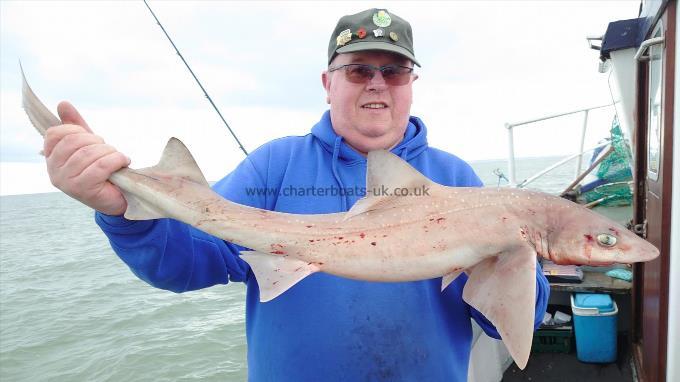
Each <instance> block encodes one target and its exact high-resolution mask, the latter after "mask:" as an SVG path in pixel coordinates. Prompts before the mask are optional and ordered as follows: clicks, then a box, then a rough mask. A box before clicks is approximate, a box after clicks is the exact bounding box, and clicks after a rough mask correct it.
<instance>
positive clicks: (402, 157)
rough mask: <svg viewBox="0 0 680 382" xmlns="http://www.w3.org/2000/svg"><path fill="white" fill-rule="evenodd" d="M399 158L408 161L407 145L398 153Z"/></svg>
mask: <svg viewBox="0 0 680 382" xmlns="http://www.w3.org/2000/svg"><path fill="white" fill-rule="evenodd" d="M399 156H400V157H401V159H403V160H405V161H407V162H408V160H407V157H408V146H404V149H403V150H401V155H399Z"/></svg>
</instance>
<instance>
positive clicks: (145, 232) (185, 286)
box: [95, 148, 269, 293]
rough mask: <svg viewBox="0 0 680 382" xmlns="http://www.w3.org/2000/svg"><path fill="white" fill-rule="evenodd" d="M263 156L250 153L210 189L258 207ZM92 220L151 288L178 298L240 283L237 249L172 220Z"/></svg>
mask: <svg viewBox="0 0 680 382" xmlns="http://www.w3.org/2000/svg"><path fill="white" fill-rule="evenodd" d="M268 155H269V154H268V150H267V149H266V148H261V149H259V150H257V151H256V152H253V153H252V154H251V156H249V157H248V158H246V159H245V160H244V161H243V162H242V163H241V164H240V165H239V166H238V167H237V168H236V169H235V170H234V171H233V172H232V173H231V174H229V175H228V176H226V177H225V178H224V179H222V180H221V181H220V182H218V183H217V184H215V185H214V187H213V189H214V190H215V191H216V192H217V193H219V194H221V195H222V196H224V197H225V198H227V199H230V200H233V201H235V202H237V203H240V204H246V205H249V206H253V207H259V208H264V206H265V196H264V195H262V193H261V192H257V190H261V189H263V187H264V181H263V178H262V177H261V176H260V172H259V171H258V170H257V169H256V166H255V163H256V162H258V161H259V163H267V162H268ZM235 199H236V200H235ZM95 221H96V222H97V224H98V225H99V227H100V228H101V229H102V231H103V232H104V234H105V235H106V236H107V238H108V239H109V242H110V244H111V247H112V248H113V250H114V251H115V253H116V254H117V255H118V257H120V259H121V260H123V262H124V263H125V264H126V265H127V266H128V267H129V268H130V270H131V271H132V272H133V273H134V274H135V275H136V276H137V277H139V278H140V279H142V280H144V281H145V282H147V283H149V284H150V285H152V286H154V287H157V288H161V289H166V290H170V291H173V292H177V293H180V292H185V291H190V290H196V289H201V288H206V287H209V286H212V285H216V284H227V283H228V282H229V281H245V280H246V277H247V274H248V271H249V267H248V264H246V263H245V262H244V261H243V260H241V259H240V257H239V251H240V250H242V249H243V248H242V247H240V246H237V245H235V244H232V243H227V242H225V241H223V240H221V239H219V238H216V237H214V236H211V235H208V234H206V233H204V232H202V231H200V230H198V229H196V228H194V227H191V226H189V225H187V224H184V223H182V222H179V221H177V220H174V219H157V220H143V221H131V220H127V219H125V218H124V217H122V216H109V215H105V214H102V213H99V212H97V213H96V214H95Z"/></svg>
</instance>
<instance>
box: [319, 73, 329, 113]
mask: <svg viewBox="0 0 680 382" xmlns="http://www.w3.org/2000/svg"><path fill="white" fill-rule="evenodd" d="M321 84H323V88H324V89H326V103H327V104H329V105H330V103H331V97H330V94H331V75H330V74H329V73H328V71H327V70H324V71H323V72H321Z"/></svg>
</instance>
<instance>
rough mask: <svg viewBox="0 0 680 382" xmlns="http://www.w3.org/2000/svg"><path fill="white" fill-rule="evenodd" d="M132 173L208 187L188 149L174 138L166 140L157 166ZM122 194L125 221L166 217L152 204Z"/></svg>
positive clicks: (124, 192) (124, 193)
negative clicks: (124, 205) (124, 202)
mask: <svg viewBox="0 0 680 382" xmlns="http://www.w3.org/2000/svg"><path fill="white" fill-rule="evenodd" d="M134 171H135V172H136V173H138V174H142V175H147V176H151V177H154V178H181V179H184V180H185V181H190V182H194V183H198V184H200V185H202V186H206V187H210V184H209V183H208V181H207V180H205V177H204V176H203V173H202V172H201V169H200V168H199V167H198V164H196V160H194V157H193V156H192V155H191V153H190V152H189V149H187V147H186V146H184V143H182V141H180V140H179V139H177V138H174V137H173V138H170V139H169V140H168V143H167V144H166V145H165V149H164V150H163V154H162V155H161V160H160V161H159V162H158V164H157V165H155V166H153V167H147V168H143V169H139V170H134ZM122 192H123V195H124V196H125V200H127V209H126V210H125V217H126V218H127V219H130V220H150V219H160V218H164V217H167V216H166V215H165V214H164V213H162V212H160V211H158V210H157V209H156V208H155V207H154V206H153V203H147V202H146V201H144V200H142V199H140V198H138V197H137V196H136V195H135V194H133V193H131V192H126V191H124V190H122Z"/></svg>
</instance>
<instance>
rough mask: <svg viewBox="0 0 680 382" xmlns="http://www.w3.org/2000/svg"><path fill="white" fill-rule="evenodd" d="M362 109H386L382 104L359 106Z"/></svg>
mask: <svg viewBox="0 0 680 382" xmlns="http://www.w3.org/2000/svg"><path fill="white" fill-rule="evenodd" d="M361 108H362V109H386V108H387V105H386V104H384V103H382V102H374V103H367V104H365V105H362V106H361Z"/></svg>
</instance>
